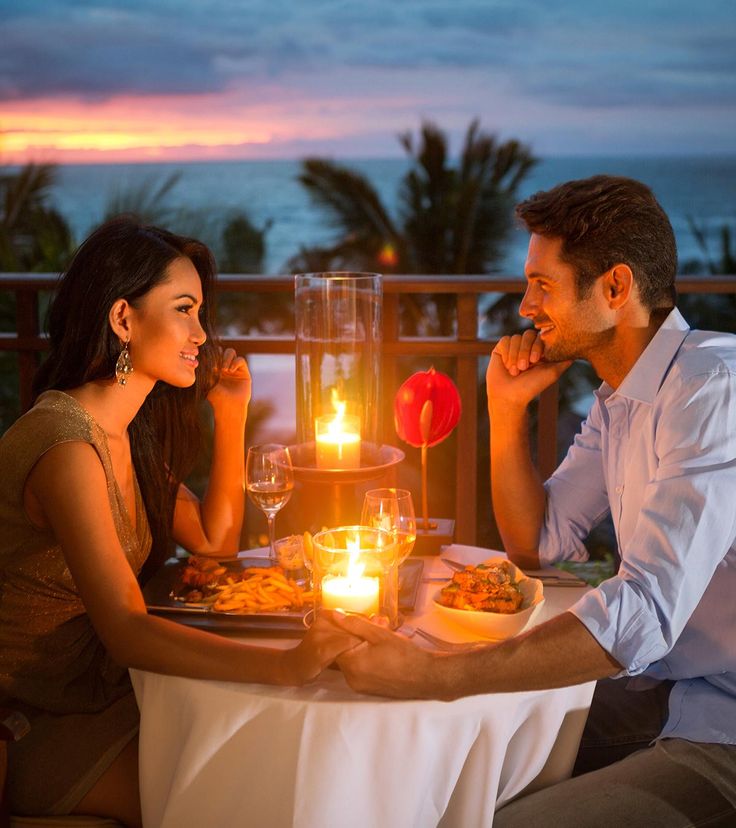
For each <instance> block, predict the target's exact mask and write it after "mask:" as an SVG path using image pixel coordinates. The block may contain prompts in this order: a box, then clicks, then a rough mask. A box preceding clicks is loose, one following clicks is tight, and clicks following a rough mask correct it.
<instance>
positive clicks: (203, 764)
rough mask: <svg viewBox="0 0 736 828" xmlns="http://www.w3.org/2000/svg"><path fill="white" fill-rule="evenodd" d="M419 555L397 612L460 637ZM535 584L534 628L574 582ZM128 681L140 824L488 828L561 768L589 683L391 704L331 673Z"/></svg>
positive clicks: (467, 558)
mask: <svg viewBox="0 0 736 828" xmlns="http://www.w3.org/2000/svg"><path fill="white" fill-rule="evenodd" d="M445 554H446V555H447V557H451V558H453V559H455V560H460V561H462V562H466V563H478V562H480V561H481V560H483V559H485V558H487V557H490V556H491V555H497V554H498V553H493V552H491V551H490V550H482V549H479V548H477V547H464V546H457V545H455V546H453V547H449V548H448V549H447V550H446V552H445ZM424 561H425V567H424V581H423V583H422V585H421V588H420V589H419V593H418V597H417V606H416V612H415V613H414V614H413V615H412V616H411V617H408V618H407V621H408V622H409V623H410V624H411V625H412V626H413V627H421V628H422V629H425V630H427V631H429V632H432V633H434V634H436V635H438V636H442V637H443V638H444V639H447V640H453V641H456V642H462V641H468V640H469V639H470V637H469V635H468V634H466V633H464V632H463V630H462V629H460V628H456V627H453V626H452V625H451V624H450V623H449V622H447V621H446V620H445V618H443V617H442V616H440V615H439V614H437V613H436V612H435V611H434V610H433V603H432V596H433V594H434V593H435V591H436V590H437V589H438V587H439V584H438V582H437V581H436V580H434V579H439V578H442V577H449V573H448V570H447V568H446V567H445V566H444V565H443V564H442V562H441V561H440V560H439V559H438V558H426V559H424ZM544 591H545V604H544V606H543V608H542V612H541V613H540V615H539V616H538V617H537V619H536V623H539V622H541V621H544V620H545V619H546V618H549V617H551V616H552V615H555V614H557V613H559V612H563V611H564V610H565V609H567V608H568V607H570V606H571V605H572V604H573V603H574V602H575V601H576V600H577V598H578V597H580V595H582V594H583V592H584V591H585V589H584V588H563V587H557V586H553V585H550V584H546V585H545V588H544ZM248 641H249V642H250V643H253V642H254V641H257V642H259V643H260V642H262V643H268V644H270V645H274V646H293V643H294V642H293V641H289V640H285V639H283V638H278V639H273V640H268V639H265V638H261V639H254V638H253V637H252V636H249V637H248ZM424 646H431V645H429V644H424ZM131 676H132V680H133V686H134V688H135V692H136V697H137V699H138V705H139V707H140V711H141V730H140V785H141V802H142V808H143V819H144V826H146V827H147V828H188V827H189V826H191V828H195V826H196V828H202V826H217V828H229V826H233V828H234V826H265V827H266V828H280V826H298V827H299V828H332V826H335V828H336V827H337V826H345V825H349V826H351V828H393V826H396V828H399V826H401V828H406V826H417V828H419V827H420V826H421V827H422V828H423V827H424V826H427V828H429V826H457V827H458V828H460V826H462V828H470V827H471V826H476V825H477V826H481V825H482V826H490V825H492V822H493V814H494V811H495V810H496V809H497V808H499V807H500V806H502V805H503V804H504V803H506V802H508V801H509V800H511V799H513V798H514V797H516V796H519V795H522V794H524V793H528V792H531V791H532V790H537V789H538V788H541V787H544V786H545V785H549V784H553V783H555V782H557V781H561V780H562V779H565V778H567V777H568V776H569V775H570V772H571V770H572V765H573V762H574V759H575V755H576V752H577V747H578V743H579V740H580V735H581V733H582V729H583V725H584V723H585V718H586V716H587V711H588V707H589V705H590V700H591V697H592V693H593V688H594V683H593V682H588V683H585V684H581V685H576V686H572V687H563V688H558V689H554V690H544V691H532V692H518V693H494V694H487V695H477V696H471V697H467V698H462V699H458V700H456V701H452V702H439V701H395V700H391V699H386V698H379V697H374V696H365V695H360V694H358V693H355V692H353V691H352V690H351V689H350V688H349V687H348V686H347V684H346V682H345V680H344V678H343V676H342V674H341V673H340V672H339V671H337V670H326V671H325V672H324V673H323V674H322V676H321V677H320V678H319V679H318V680H317V681H315V682H313V683H312V684H309V685H307V686H305V687H298V688H295V687H274V686H270V685H256V684H237V683H231V682H222V681H203V680H195V679H187V678H180V677H175V676H164V675H160V674H156V673H149V672H145V671H141V670H131Z"/></svg>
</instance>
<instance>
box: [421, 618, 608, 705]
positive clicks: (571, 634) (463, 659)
mask: <svg viewBox="0 0 736 828" xmlns="http://www.w3.org/2000/svg"><path fill="white" fill-rule="evenodd" d="M620 671H621V665H619V664H618V663H617V662H616V660H615V659H614V658H612V657H611V655H610V654H609V653H608V652H607V651H606V650H604V649H603V648H602V647H601V646H600V644H598V642H597V641H596V640H595V638H594V637H593V636H592V635H591V634H590V633H589V632H588V630H587V629H586V628H585V626H584V625H583V624H582V623H581V622H580V621H579V620H578V619H577V618H576V617H575V616H574V615H573V614H572V613H570V612H564V613H562V615H558V616H556V617H555V618H552V619H551V620H550V621H548V622H547V623H546V624H542V625H541V626H539V627H535V628H534V629H532V630H530V631H529V632H527V633H525V634H524V635H520V636H517V637H516V638H511V639H508V640H507V641H504V642H503V643H501V644H498V645H496V646H488V647H484V648H480V649H478V650H472V651H469V652H466V653H459V654H452V655H448V656H445V657H444V658H442V659H440V660H435V663H434V665H433V669H432V672H433V673H435V676H434V678H430V679H429V683H430V684H431V685H432V686H433V687H434V691H431V692H430V693H429V695H430V696H434V697H439V698H447V699H454V698H459V697H461V696H472V695H476V694H479V693H503V692H507V693H510V692H516V691H520V690H545V689H549V688H554V687H567V686H569V685H573V684H581V683H582V682H586V681H595V680H597V679H601V678H607V677H609V676H613V675H616V674H617V673H618V672H620Z"/></svg>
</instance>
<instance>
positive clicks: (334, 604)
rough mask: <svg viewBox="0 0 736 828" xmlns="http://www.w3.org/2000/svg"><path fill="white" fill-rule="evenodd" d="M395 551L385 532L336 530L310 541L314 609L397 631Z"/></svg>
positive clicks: (393, 543) (353, 529)
mask: <svg viewBox="0 0 736 828" xmlns="http://www.w3.org/2000/svg"><path fill="white" fill-rule="evenodd" d="M397 552H398V547H397V544H396V543H395V541H394V539H393V538H392V537H391V534H390V533H389V532H386V531H385V530H384V529H373V528H369V527H367V526H340V527H338V528H337V529H327V530H325V531H324V532H319V533H317V534H316V535H315V536H314V538H313V539H312V554H313V560H312V581H313V589H314V602H315V608H317V609H319V608H320V607H322V608H324V609H340V610H343V612H355V613H360V614H361V615H366V616H368V617H371V616H374V615H378V616H383V618H385V619H386V621H387V622H388V624H389V626H390V627H391V628H392V629H396V628H397V627H398V626H399V594H398V581H397V579H396V577H395V572H396V566H397Z"/></svg>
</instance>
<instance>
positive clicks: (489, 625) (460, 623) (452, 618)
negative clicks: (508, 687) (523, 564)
mask: <svg viewBox="0 0 736 828" xmlns="http://www.w3.org/2000/svg"><path fill="white" fill-rule="evenodd" d="M480 566H483V567H485V568H486V569H488V568H491V567H500V571H497V572H496V575H495V576H492V577H495V578H497V579H498V580H499V581H502V582H505V581H506V579H508V586H507V587H506V594H508V595H509V596H511V597H510V598H508V599H504V600H500V601H499V603H498V604H497V606H498V607H499V608H500V607H501V606H502V604H505V609H506V610H507V611H505V612H504V611H502V610H500V609H495V610H494V609H478V608H474V605H473V603H472V600H471V601H467V602H463V596H462V595H461V596H458V595H454V596H453V600H455V601H457V602H458V603H463V606H464V607H469V608H467V609H457V608H456V606H448V605H447V604H446V603H443V602H444V601H446V600H447V597H446V596H447V593H446V594H445V596H444V597H443V594H442V593H443V592H444V591H445V590H446V589H448V587H452V584H453V583H454V582H455V577H453V579H452V581H450V583H448V585H447V586H445V587H444V588H443V589H441V590H438V592H437V594H436V595H435V598H434V606H435V609H436V610H437V612H438V613H439V614H440V615H441V616H442V617H443V619H444V620H445V621H447V622H449V623H451V624H452V625H454V626H457V627H460V628H462V629H463V630H464V631H465V632H466V633H467V632H470V633H472V634H473V635H474V636H476V637H479V638H487V639H491V640H494V641H501V640H503V639H504V638H511V637H512V636H514V635H518V634H519V633H520V632H522V631H523V630H525V629H527V628H528V627H529V626H530V625H531V624H532V623H533V622H534V620H535V619H536V618H537V616H538V615H539V613H540V611H541V609H542V605H543V604H544V589H543V586H542V582H541V581H540V580H538V579H537V578H528V577H527V576H526V575H525V574H524V573H523V572H522V571H521V570H520V569H519V568H518V567H517V566H515V565H514V564H513V563H511V561H508V560H506V558H501V557H496V558H490V559H489V560H487V561H484V562H483V564H482V565H479V566H471V567H467V568H466V569H465V571H464V572H459V573H456V575H461V576H463V575H465V573H466V572H470V573H473V572H474V571H477V570H478V569H479V567H480ZM480 571H481V573H482V572H483V570H482V569H481V570H480ZM486 577H487V573H486V574H485V575H483V579H485V578H486ZM465 580H469V579H468V578H467V576H466V578H465ZM462 582H463V579H462V578H461V581H460V585H459V587H460V588H461V584H462ZM482 582H483V581H482V580H481V581H480V582H479V583H482ZM500 586H503V583H501V584H499V587H500ZM457 591H458V590H454V589H452V590H451V591H450V594H452V592H457ZM516 592H518V593H519V595H520V596H521V602H520V603H519V604H518V605H517V608H516V609H515V610H510V611H508V610H509V608H510V607H511V606H513V605H514V604H516V602H517V601H518V598H516V597H515V593H516ZM469 594H470V595H480V594H481V593H480V592H478V593H472V592H470V593H469ZM465 597H468V596H467V594H466V595H465ZM475 600H479V599H478V598H476V599H475ZM479 603H482V601H479Z"/></svg>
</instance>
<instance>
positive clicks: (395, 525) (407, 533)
mask: <svg viewBox="0 0 736 828" xmlns="http://www.w3.org/2000/svg"><path fill="white" fill-rule="evenodd" d="M360 523H361V525H362V526H370V527H371V528H374V529H385V530H386V531H387V532H389V533H390V534H391V537H392V538H393V540H394V542H395V543H396V545H397V550H396V565H397V568H398V565H399V564H400V563H402V561H404V560H405V559H406V557H407V556H408V555H409V553H410V552H411V550H412V549H413V548H414V542H415V541H416V539H417V520H416V517H415V516H414V503H413V501H412V499H411V492H410V491H408V490H407V489H370V490H369V491H367V492H366V493H365V498H364V499H363V511H362V514H361V518H360Z"/></svg>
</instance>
